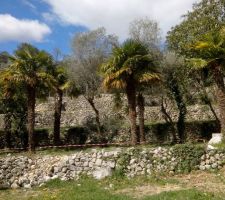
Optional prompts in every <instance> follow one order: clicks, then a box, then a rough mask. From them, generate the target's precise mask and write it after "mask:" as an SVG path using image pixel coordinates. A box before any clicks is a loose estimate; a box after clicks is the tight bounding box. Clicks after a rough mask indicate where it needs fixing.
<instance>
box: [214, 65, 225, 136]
mask: <svg viewBox="0 0 225 200" xmlns="http://www.w3.org/2000/svg"><path fill="white" fill-rule="evenodd" d="M213 76H214V79H215V82H216V85H217V92H216V96H217V101H218V107H219V112H220V125H221V132H222V134H223V137H224V136H225V86H224V81H223V72H222V67H221V66H220V65H215V66H214V67H213Z"/></svg>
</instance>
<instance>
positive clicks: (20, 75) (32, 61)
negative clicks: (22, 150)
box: [4, 44, 52, 152]
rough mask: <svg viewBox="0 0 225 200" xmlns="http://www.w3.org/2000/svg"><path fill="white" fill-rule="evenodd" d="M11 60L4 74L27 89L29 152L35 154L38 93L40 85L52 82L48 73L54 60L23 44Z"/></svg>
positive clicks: (7, 78)
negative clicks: (47, 70) (48, 67)
mask: <svg viewBox="0 0 225 200" xmlns="http://www.w3.org/2000/svg"><path fill="white" fill-rule="evenodd" d="M10 59H11V64H10V67H9V68H8V69H6V71H5V72H4V74H5V77H4V78H5V79H6V80H8V81H10V82H12V83H15V84H17V83H21V84H23V85H24V87H25V88H26V91H25V92H26V96H27V115H28V117H27V129H28V137H29V138H28V142H29V151H30V152H34V151H35V138H34V124H35V102H36V92H37V88H38V85H39V83H46V84H47V83H50V82H51V81H52V77H51V75H49V74H47V73H46V68H47V66H49V65H52V59H51V57H50V56H49V54H47V53H46V52H45V51H39V50H38V49H37V48H35V47H33V46H32V45H30V44H21V45H20V46H19V48H18V49H17V50H16V51H15V55H14V56H12V57H10Z"/></svg>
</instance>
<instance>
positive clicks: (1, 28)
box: [0, 14, 51, 42]
mask: <svg viewBox="0 0 225 200" xmlns="http://www.w3.org/2000/svg"><path fill="white" fill-rule="evenodd" d="M50 33H51V29H50V28H49V27H48V26H47V25H46V24H43V23H40V22H39V21H38V20H28V19H17V18H15V17H13V16H11V15H10V14H0V42H5V41H19V42H29V41H35V42H41V41H43V39H44V37H45V36H46V35H48V34H50Z"/></svg>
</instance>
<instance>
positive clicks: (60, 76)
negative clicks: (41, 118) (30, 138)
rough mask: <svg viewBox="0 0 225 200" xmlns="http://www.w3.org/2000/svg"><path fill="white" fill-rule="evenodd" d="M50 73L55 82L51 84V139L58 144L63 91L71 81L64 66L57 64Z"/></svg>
mask: <svg viewBox="0 0 225 200" xmlns="http://www.w3.org/2000/svg"><path fill="white" fill-rule="evenodd" d="M52 75H53V76H54V79H55V84H54V86H53V88H54V91H55V112H54V130H53V138H54V139H53V141H54V145H59V144H60V143H61V141H60V123H61V113H62V101H63V92H64V91H65V90H66V89H68V88H69V87H70V84H71V82H70V81H69V79H68V76H67V73H66V70H65V67H63V66H60V65H59V64H58V66H56V67H55V69H54V71H53V73H52Z"/></svg>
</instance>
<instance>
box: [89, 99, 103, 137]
mask: <svg viewBox="0 0 225 200" xmlns="http://www.w3.org/2000/svg"><path fill="white" fill-rule="evenodd" d="M87 101H88V102H89V104H90V105H91V107H92V109H93V111H94V112H95V122H96V127H97V132H98V135H99V137H101V136H102V135H101V123H100V116H99V111H98V109H97V108H96V106H95V103H94V99H93V98H87Z"/></svg>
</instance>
